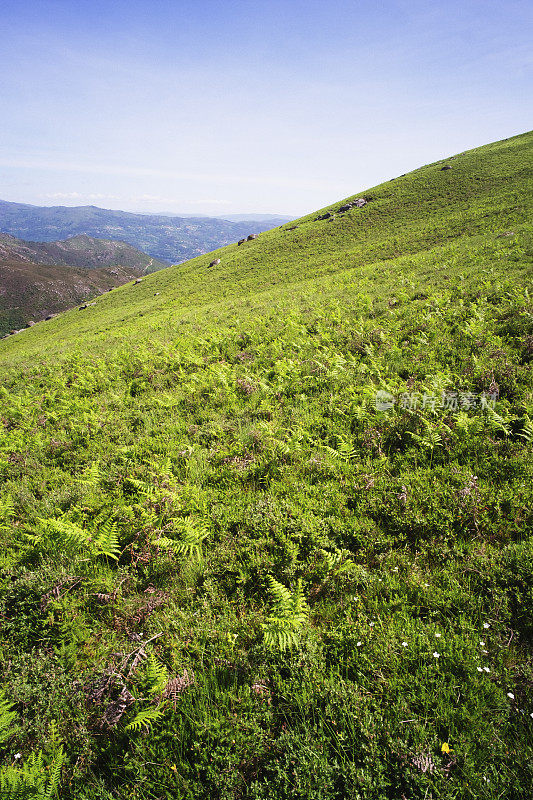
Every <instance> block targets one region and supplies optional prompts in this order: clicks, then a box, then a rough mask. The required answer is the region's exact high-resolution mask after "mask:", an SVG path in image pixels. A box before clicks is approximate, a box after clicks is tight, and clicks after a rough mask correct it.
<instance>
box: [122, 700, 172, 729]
mask: <svg viewBox="0 0 533 800" xmlns="http://www.w3.org/2000/svg"><path fill="white" fill-rule="evenodd" d="M163 713H164V712H163V709H161V708H154V706H148V708H143V709H141V711H138V712H137V714H136V715H135V716H134V718H133V719H132V721H131V722H130V723H128V725H126V727H125V730H126V731H131V732H136V731H140V730H141V728H146V729H148V728H150V727H151V726H152V725H153V723H154V722H155V721H156V720H157V719H159V717H162V716H163Z"/></svg>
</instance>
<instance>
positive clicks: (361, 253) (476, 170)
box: [0, 133, 533, 359]
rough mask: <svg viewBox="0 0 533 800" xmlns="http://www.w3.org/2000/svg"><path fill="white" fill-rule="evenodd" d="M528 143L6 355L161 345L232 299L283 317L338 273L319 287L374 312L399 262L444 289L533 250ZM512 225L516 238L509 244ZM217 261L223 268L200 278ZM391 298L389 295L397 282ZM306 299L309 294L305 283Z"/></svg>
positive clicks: (50, 329) (303, 226)
mask: <svg viewBox="0 0 533 800" xmlns="http://www.w3.org/2000/svg"><path fill="white" fill-rule="evenodd" d="M532 143H533V134H530V133H528V134H524V135H522V136H517V137H514V138H513V139H510V140H506V141H504V142H498V143H496V144H493V145H487V146H485V147H482V148H479V149H477V150H473V151H470V152H468V153H464V154H462V155H458V156H455V157H453V158H450V159H446V160H444V161H442V162H438V163H436V164H432V165H429V166H427V167H422V168H421V169H419V170H416V171H415V172H412V173H410V174H409V175H405V176H402V177H401V178H397V179H395V180H392V181H389V182H388V183H385V184H382V185H381V186H378V187H375V188H373V189H370V190H368V191H366V192H365V195H366V196H369V197H372V200H371V201H370V202H369V203H368V204H367V205H366V206H364V207H363V208H362V209H358V208H354V209H353V210H351V211H349V212H347V213H344V214H337V215H336V216H335V217H334V218H333V219H331V220H326V221H314V220H315V219H316V217H317V216H320V215H322V214H324V213H325V212H328V211H329V212H335V211H336V210H337V209H338V208H340V207H341V206H342V205H343V204H344V203H345V202H347V201H341V202H339V203H335V204H334V205H333V206H331V207H329V208H327V209H322V211H320V212H317V213H315V214H313V215H310V216H308V217H304V218H302V219H301V220H297V221H295V222H294V223H289V224H288V225H285V226H283V227H282V228H278V229H274V230H272V231H268V232H265V233H263V234H261V235H260V236H259V238H258V239H256V240H254V241H252V242H246V243H245V244H243V245H242V246H237V245H236V244H235V245H231V246H229V247H226V248H223V249H221V250H217V251H213V253H210V254H208V255H206V256H201V257H199V258H196V259H194V260H192V261H188V262H187V263H186V264H182V265H179V266H176V267H173V268H171V269H170V270H165V271H163V272H161V273H159V274H156V275H154V276H152V277H151V278H150V279H149V280H147V281H145V282H144V284H143V285H142V287H141V286H135V287H132V286H130V287H128V288H122V289H120V290H117V291H116V292H113V294H112V295H111V296H109V297H107V296H106V297H105V298H104V297H103V298H101V300H100V302H99V304H98V308H97V309H95V310H93V311H91V313H90V315H85V318H84V319H83V321H81V320H80V318H79V315H78V314H77V313H76V312H72V313H71V314H70V315H63V316H62V317H61V318H60V319H58V320H55V321H54V322H53V323H52V324H49V325H47V329H46V331H44V330H42V329H41V328H36V329H34V330H32V331H31V332H29V333H27V334H25V335H24V342H23V343H22V342H21V341H18V342H17V343H16V345H15V344H14V343H13V344H12V347H13V348H14V349H13V352H16V353H17V358H18V356H19V355H20V354H21V352H27V353H28V354H33V353H38V352H39V350H40V348H41V346H42V345H43V344H44V343H46V347H47V349H49V348H52V349H61V350H64V349H65V348H71V347H75V346H76V347H78V346H79V347H80V348H81V349H82V350H83V349H84V348H86V347H87V348H89V349H92V348H93V347H94V345H95V344H96V343H99V342H102V343H103V346H104V347H106V348H108V347H109V346H113V342H114V340H115V338H118V339H119V340H120V339H127V338H128V337H129V336H132V337H137V336H138V335H139V334H140V333H141V331H142V334H143V336H144V335H148V334H153V335H155V336H156V337H157V338H165V337H166V336H167V335H168V334H169V332H170V333H171V331H172V328H173V326H174V324H175V323H176V322H177V318H178V317H179V318H180V320H181V319H183V320H187V319H192V318H195V317H196V316H197V314H203V315H205V316H204V318H205V319H210V318H211V317H212V314H213V313H214V314H216V315H217V317H219V318H221V319H224V318H225V317H226V315H227V314H228V313H230V314H231V313H232V312H235V311H236V310H237V309H238V312H237V313H240V314H242V312H243V310H242V308H241V304H240V300H241V298H245V299H246V302H247V303H250V302H252V303H254V302H255V301H256V299H257V302H258V303H259V307H261V308H263V307H264V308H266V307H268V306H269V305H270V304H271V303H278V302H284V303H288V304H289V306H292V303H293V298H294V299H295V300H296V302H297V301H298V297H300V296H302V294H305V282H306V281H311V282H314V281H316V280H317V278H320V277H324V278H327V276H333V275H336V274H337V273H342V275H339V276H338V279H337V280H334V281H330V282H329V283H328V282H327V280H326V283H325V285H326V286H328V287H335V286H337V287H341V286H342V285H343V282H346V281H348V282H349V283H350V285H351V290H350V291H351V292H352V293H354V292H357V291H358V290H360V291H364V292H366V291H369V290H370V295H371V297H372V298H373V300H374V301H378V302H379V295H380V292H379V288H378V287H379V286H380V284H383V286H384V288H385V287H388V286H389V279H388V276H387V275H385V279H383V278H382V276H383V275H384V274H385V273H390V276H391V277H393V273H394V270H395V268H396V259H398V258H399V257H401V256H407V257H408V256H411V257H413V256H422V257H423V256H426V257H427V259H428V270H429V274H430V275H431V280H437V281H438V282H440V285H442V286H444V285H445V284H446V282H447V279H449V280H450V282H451V281H453V279H454V274H458V275H460V274H462V271H463V268H465V269H466V268H467V267H468V266H469V253H470V254H472V253H474V251H475V256H474V259H473V260H474V262H476V261H477V262H479V263H481V261H480V255H479V254H481V259H482V260H483V263H489V262H490V261H491V260H493V259H496V260H497V261H498V262H499V263H502V261H503V262H505V261H506V260H507V259H509V258H511V259H513V253H515V252H516V250H517V249H520V248H521V246H522V245H520V244H519V243H518V240H517V238H516V235H518V237H520V235H521V233H522V229H523V230H524V235H525V236H526V242H527V241H530V240H529V239H528V236H529V235H530V234H529V231H530V228H529V224H530V223H531V204H532V196H533V177H532V171H531V169H530V166H529V165H530V163H531V154H532V148H533V144H532ZM444 166H450V167H451V169H446V170H443V169H442V167H444ZM358 196H359V195H354V197H353V198H350V199H355V198H356V197H358ZM295 226H297V227H296V230H293V228H294V227H295ZM510 226H513V233H515V234H516V235H515V236H512V237H511V236H510V237H506V236H505V234H506V233H507V232H508V229H509V227H510ZM523 226H525V228H523ZM514 228H520V230H518V231H516V230H514ZM498 236H500V237H501V238H500V239H499V238H497V237H498ZM218 258H220V259H221V263H220V264H219V265H217V266H216V267H214V268H209V264H210V263H211V261H213V260H214V259H218ZM413 263H414V262H413ZM437 263H439V265H440V267H439V268H440V269H441V270H442V271H443V272H444V273H445V274H443V275H439V274H435V271H434V270H433V269H432V267H431V266H430V265H431V264H437ZM526 263H527V262H526ZM456 264H457V269H456V270H455V272H454V267H455V265H456ZM417 268H418V265H417ZM474 269H475V267H474ZM417 278H418V279H419V280H420V279H422V278H423V273H422V274H418V273H417ZM390 287H391V290H394V280H392V281H390ZM310 290H311V291H314V286H313V285H312V283H311V284H310ZM330 290H331V289H329V288H328V289H327V290H326V291H330ZM156 293H159V294H157V295H156ZM141 315H142V316H141ZM167 324H169V326H170V328H169V329H167ZM102 334H103V335H102ZM12 347H11V346H10V344H9V343H1V344H0V357H4V358H6V359H9V353H10V351H11V350H12ZM21 347H22V348H23V349H22V351H21Z"/></svg>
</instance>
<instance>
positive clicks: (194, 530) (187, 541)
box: [174, 517, 209, 561]
mask: <svg viewBox="0 0 533 800" xmlns="http://www.w3.org/2000/svg"><path fill="white" fill-rule="evenodd" d="M177 527H178V530H179V533H180V538H179V540H175V541H174V549H175V551H176V552H177V553H180V554H181V555H183V556H185V557H186V558H190V559H192V560H196V561H201V560H202V543H203V541H204V539H206V538H207V536H208V535H209V534H208V531H207V530H206V529H205V528H204V527H203V525H198V524H197V523H195V522H194V520H193V519H192V518H191V517H186V518H185V519H181V520H179V521H178V526H177Z"/></svg>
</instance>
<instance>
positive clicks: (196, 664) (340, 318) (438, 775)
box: [0, 134, 533, 800]
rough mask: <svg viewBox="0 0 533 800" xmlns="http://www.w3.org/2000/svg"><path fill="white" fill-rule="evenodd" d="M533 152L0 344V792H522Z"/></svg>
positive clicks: (224, 252) (529, 766)
mask: <svg viewBox="0 0 533 800" xmlns="http://www.w3.org/2000/svg"><path fill="white" fill-rule="evenodd" d="M532 151H533V135H532V134H524V135H523V136H518V137H515V138H513V139H510V140H507V141H504V142H499V143H496V144H492V145H488V146H486V147H483V148H479V149H478V150H474V151H471V152H469V153H465V154H461V155H458V156H455V157H453V158H450V159H448V160H446V161H445V162H441V163H439V164H434V165H430V166H426V167H423V168H421V169H419V170H417V171H415V172H413V173H411V174H409V175H406V176H402V177H400V178H397V179H396V180H393V181H390V182H388V183H386V184H383V185H382V186H378V187H376V188H374V189H371V190H368V191H364V192H362V193H361V194H359V195H355V196H354V198H357V197H361V196H363V197H364V198H366V199H367V202H366V203H365V204H364V205H362V207H361V208H359V207H357V206H354V207H352V208H351V209H349V210H347V211H343V212H341V211H340V208H341V207H342V206H343V205H345V204H346V203H345V202H344V203H343V202H339V203H336V204H335V205H334V206H332V207H331V208H330V209H324V210H322V211H321V212H317V213H315V214H313V215H311V216H309V217H307V218H304V219H302V220H299V221H297V222H295V223H291V224H288V225H284V226H283V227H282V228H278V229H276V230H272V231H268V232H266V233H264V234H261V236H259V237H258V239H256V240H252V241H249V242H245V243H244V244H241V245H240V246H238V245H232V246H229V247H227V248H224V249H221V250H219V251H216V252H215V253H212V254H210V255H209V256H202V257H199V258H197V259H195V260H193V261H190V262H188V263H187V264H183V265H180V266H178V267H172V268H169V269H166V270H163V271H161V272H159V273H156V274H154V275H150V276H147V277H146V278H144V279H143V281H142V282H141V283H139V284H135V285H134V284H129V285H126V286H123V287H120V288H118V289H114V290H113V291H112V292H110V293H108V294H106V295H104V296H102V297H100V298H98V299H97V301H96V305H95V306H91V307H88V308H86V309H84V310H75V311H71V312H68V313H65V314H63V315H61V316H60V317H58V318H56V319H53V320H50V321H48V322H45V323H41V324H38V325H35V326H34V327H33V328H31V329H29V330H26V331H23V332H22V333H20V334H18V335H17V336H14V337H10V338H8V339H6V340H3V341H2V342H0V364H1V365H2V383H1V386H0V645H1V646H0V676H1V683H2V692H3V694H0V794H2V796H6V797H9V796H12V797H13V796H15V797H16V796H17V795H16V794H15V790H17V791H19V796H24V797H26V796H28V797H32V798H36V797H39V796H41V797H42V796H54V795H53V792H54V789H55V787H56V786H57V787H59V796H60V797H62V798H65V800H117V798H118V799H119V800H156V799H157V800H160V799H161V798H164V800H175V798H187V799H188V800H208V799H209V800H212V799H213V798H217V799H220V800H230V799H231V800H236V798H243V799H244V798H246V800H248V799H250V800H288V798H300V800H400V798H409V800H428V799H429V798H438V799H439V800H458V799H459V798H461V800H462V798H475V800H479V799H480V800H496V798H505V800H530V798H531V796H532V794H533V701H532V696H533V695H532V687H533V666H532V665H533V658H532V656H533V536H532V530H533V458H532V452H531V448H532V445H533V395H532V380H531V377H532V375H531V372H532V363H533V308H532V301H531V291H532V286H531V279H532V270H531V256H532V251H533V238H532V227H531V205H532V202H531V201H532V195H531V182H530V177H531V175H530V172H529V171H528V169H526V166H528V165H529V164H530V163H531V156H532ZM444 166H446V167H450V168H449V169H443V167H444ZM328 214H330V215H331V216H326V215H328ZM317 217H323V219H320V220H319V219H316V218H317ZM324 217H326V218H324ZM291 228H292V230H291ZM218 259H220V263H218V264H214V265H213V266H212V267H210V266H209V264H210V263H211V262H212V261H216V260H218ZM32 754H33V755H32ZM13 787H15V788H13ZM10 791H11V794H9V792H10ZM23 792H26V794H24V793H23ZM32 792H33V794H32ZM39 792H40V794H39ZM45 792H48V794H47V795H45Z"/></svg>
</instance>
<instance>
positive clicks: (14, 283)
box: [0, 234, 165, 336]
mask: <svg viewBox="0 0 533 800" xmlns="http://www.w3.org/2000/svg"><path fill="white" fill-rule="evenodd" d="M164 266H165V264H163V263H162V262H161V261H157V260H156V259H154V258H152V257H151V256H148V255H146V253H142V252H140V251H139V250H136V249H135V248H134V247H132V246H131V245H128V244H124V242H113V241H108V240H104V239H95V238H93V237H91V236H86V235H85V234H83V235H80V236H74V237H72V238H71V239H67V240H65V241H58V242H42V243H41V242H27V241H23V240H21V239H16V238H15V237H13V236H10V235H9V234H0V336H1V335H3V334H5V333H7V332H9V330H12V329H19V328H20V327H22V326H24V325H26V324H28V323H29V322H31V321H33V322H37V321H38V320H41V319H44V318H45V317H46V316H49V315H50V314H56V313H58V312H59V311H64V310H65V309H67V308H71V307H72V306H75V305H77V304H78V303H82V302H83V301H85V300H88V299H90V298H91V297H94V296H95V295H99V294H102V293H103V292H105V291H107V290H108V289H112V288H113V287H114V286H120V285H122V284H123V283H127V281H130V280H132V278H137V277H139V276H140V275H144V274H147V273H149V272H155V271H156V270H159V269H162V268H163V267H164Z"/></svg>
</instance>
